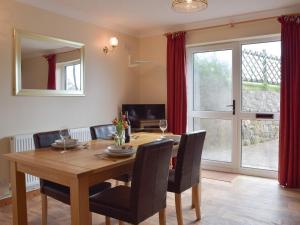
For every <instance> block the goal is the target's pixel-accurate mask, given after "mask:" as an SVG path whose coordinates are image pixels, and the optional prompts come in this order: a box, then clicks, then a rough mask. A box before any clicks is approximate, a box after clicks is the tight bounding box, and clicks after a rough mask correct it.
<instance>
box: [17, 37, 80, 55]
mask: <svg viewBox="0 0 300 225" xmlns="http://www.w3.org/2000/svg"><path fill="white" fill-rule="evenodd" d="M75 49H76V48H74V47H70V46H68V45H67V44H66V43H62V42H58V41H50V40H38V39H31V38H22V39H21V54H22V58H32V57H38V56H43V55H48V54H57V53H62V52H69V51H73V50H75Z"/></svg>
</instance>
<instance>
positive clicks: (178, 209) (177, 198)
mask: <svg viewBox="0 0 300 225" xmlns="http://www.w3.org/2000/svg"><path fill="white" fill-rule="evenodd" d="M175 206H176V216H177V223H178V225H183V219H182V206H181V194H177V193H175Z"/></svg>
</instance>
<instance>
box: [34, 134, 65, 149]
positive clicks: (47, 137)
mask: <svg viewBox="0 0 300 225" xmlns="http://www.w3.org/2000/svg"><path fill="white" fill-rule="evenodd" d="M58 139H60V135H59V131H49V132H42V133H36V134H34V135H33V140H34V145H35V148H47V147H50V146H51V144H52V143H54V142H55V140H58Z"/></svg>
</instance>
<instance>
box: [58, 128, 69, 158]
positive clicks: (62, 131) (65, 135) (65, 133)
mask: <svg viewBox="0 0 300 225" xmlns="http://www.w3.org/2000/svg"><path fill="white" fill-rule="evenodd" d="M59 136H60V138H61V140H62V141H63V143H64V150H63V151H61V153H65V152H66V140H67V139H68V138H69V137H70V135H69V130H68V129H60V130H59Z"/></svg>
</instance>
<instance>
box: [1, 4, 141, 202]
mask: <svg viewBox="0 0 300 225" xmlns="http://www.w3.org/2000/svg"><path fill="white" fill-rule="evenodd" d="M14 27H15V28H18V29H21V30H25V31H29V32H34V33H40V34H43V35H49V36H54V37H58V38H62V39H67V40H71V41H76V42H81V43H84V44H85V59H86V63H85V66H86V67H85V74H86V97H20V96H13V94H12V93H13V92H12V87H13V38H12V32H13V28H14ZM111 36H117V37H118V38H119V43H120V46H119V47H118V48H117V49H116V51H115V52H114V53H112V54H108V55H107V56H105V55H104V54H103V52H102V48H103V47H104V46H105V45H107V44H108V40H109V38H110V37H111ZM125 46H126V47H125ZM137 48H138V41H137V39H136V38H134V37H130V36H126V35H122V34H120V33H115V32H112V31H109V30H107V29H101V28H99V27H96V26H94V25H91V24H88V23H84V22H80V21H76V20H73V19H69V18H66V17H63V16H59V15H56V14H53V13H50V12H47V11H44V10H40V9H37V8H33V7H30V6H26V5H23V4H20V3H16V2H15V1H11V0H1V4H0V63H1V65H0V156H1V154H3V153H7V152H9V140H8V138H7V137H9V136H11V135H15V134H20V133H28V132H37V131H48V130H53V129H58V128H60V127H62V126H67V127H80V126H89V125H96V124H101V123H108V122H110V121H111V119H112V118H113V117H114V116H115V115H117V110H118V107H119V106H120V105H121V104H122V103H131V102H135V101H136V95H135V92H134V87H136V84H137V83H136V80H137V79H136V74H135V73H136V71H134V70H132V69H129V68H128V66H127V62H128V61H127V59H128V54H129V53H130V54H136V52H137V51H138V50H137ZM128 49H130V52H129V50H128ZM8 180H9V170H8V162H7V161H6V160H4V159H0V196H1V195H2V194H3V192H6V190H3V188H2V190H1V186H4V188H5V189H7V188H8ZM1 184H2V185H1ZM1 192H2V193H1Z"/></svg>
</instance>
